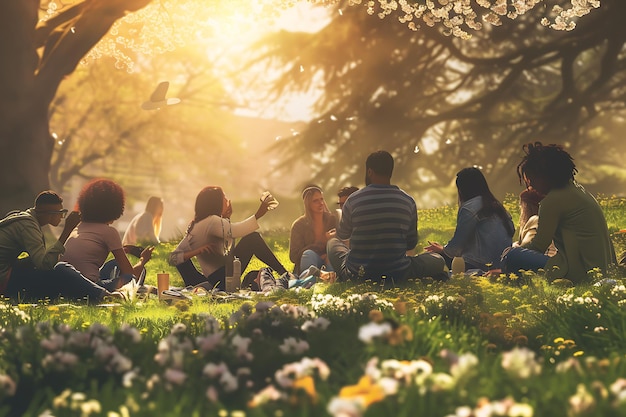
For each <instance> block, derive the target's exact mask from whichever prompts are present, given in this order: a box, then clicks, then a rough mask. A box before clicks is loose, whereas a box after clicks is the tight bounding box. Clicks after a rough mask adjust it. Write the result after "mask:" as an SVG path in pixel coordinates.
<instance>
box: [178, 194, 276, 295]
mask: <svg viewBox="0 0 626 417" xmlns="http://www.w3.org/2000/svg"><path fill="white" fill-rule="evenodd" d="M270 203H271V201H269V199H266V200H264V201H262V202H261V204H260V206H259V208H258V210H257V212H256V213H255V214H254V215H252V216H250V217H248V218H247V219H245V220H243V221H241V222H234V223H233V222H231V221H230V216H231V214H232V212H233V209H232V206H231V203H230V200H229V199H228V198H227V197H226V195H225V194H224V191H223V190H222V188H220V187H217V186H210V187H205V188H203V189H202V190H201V191H200V193H199V194H198V196H197V197H196V204H195V216H194V218H193V220H192V221H191V223H190V224H189V227H188V228H187V232H186V234H185V237H184V238H183V240H182V241H181V242H180V243H179V244H178V246H177V247H176V249H175V250H174V251H173V252H172V253H171V254H170V258H169V262H170V264H172V265H175V266H176V268H177V269H178V271H179V272H180V274H181V276H182V277H183V280H184V281H185V285H198V284H202V283H204V282H208V283H209V285H211V286H212V287H217V288H219V289H224V288H225V277H226V270H225V260H226V257H227V254H228V253H229V252H230V251H232V255H233V256H236V257H238V258H239V260H240V261H241V270H242V271H244V270H245V269H246V267H247V266H248V263H249V262H250V259H251V258H252V256H256V257H257V258H258V259H259V260H260V261H262V262H263V263H265V264H266V265H268V266H269V267H271V268H272V269H274V270H275V271H276V272H278V273H279V274H281V275H282V274H283V273H285V272H287V270H286V269H285V267H284V266H283V265H282V264H281V263H280V261H279V260H278V259H277V258H276V256H275V255H274V253H272V250H271V249H270V248H269V247H268V246H267V243H265V241H264V240H263V238H262V237H261V235H260V234H259V233H258V232H256V230H257V229H258V228H259V224H258V222H257V220H258V219H260V218H261V217H263V216H264V215H265V214H266V213H267V211H268V207H269V205H270ZM237 238H241V239H239V242H238V243H237V244H236V245H234V247H233V243H234V241H235V239H237ZM194 256H195V257H196V259H197V261H198V264H199V265H200V268H201V272H200V271H198V270H197V269H196V267H195V266H194V264H193V263H192V262H191V259H192V258H193V257H194Z"/></svg>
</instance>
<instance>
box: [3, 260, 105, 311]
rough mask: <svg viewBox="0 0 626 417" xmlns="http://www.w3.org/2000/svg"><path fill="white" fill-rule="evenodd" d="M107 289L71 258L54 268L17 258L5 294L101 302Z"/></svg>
mask: <svg viewBox="0 0 626 417" xmlns="http://www.w3.org/2000/svg"><path fill="white" fill-rule="evenodd" d="M106 293H107V291H106V290H105V289H104V288H103V287H101V286H99V285H97V284H96V283H94V282H92V281H90V280H89V279H87V278H85V277H84V276H83V275H82V274H81V273H80V272H78V271H77V270H76V269H75V268H74V267H73V266H72V265H70V264H68V263H67V262H59V263H57V264H56V265H55V266H54V269H52V270H42V269H34V268H33V267H32V266H30V265H28V263H24V262H17V263H16V264H15V265H14V266H13V268H12V269H11V278H10V279H9V283H8V285H7V289H6V294H5V295H6V296H7V297H9V298H11V299H13V300H18V301H22V300H28V301H38V300H44V299H51V300H54V299H57V298H59V297H64V298H67V299H72V300H83V299H87V300H88V301H90V302H99V301H100V300H101V299H102V297H103V296H104V295H105V294H106Z"/></svg>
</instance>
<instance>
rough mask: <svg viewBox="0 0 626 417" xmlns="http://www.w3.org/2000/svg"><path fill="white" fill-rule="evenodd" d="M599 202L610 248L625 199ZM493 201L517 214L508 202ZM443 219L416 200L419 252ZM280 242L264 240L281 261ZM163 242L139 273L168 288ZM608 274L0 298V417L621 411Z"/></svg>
mask: <svg viewBox="0 0 626 417" xmlns="http://www.w3.org/2000/svg"><path fill="white" fill-rule="evenodd" d="M600 203H601V205H602V207H603V209H604V211H605V215H606V218H607V222H608V226H609V229H610V231H611V233H612V237H613V241H614V244H615V247H616V249H617V251H618V252H621V251H622V250H624V249H625V240H624V238H623V236H624V235H623V234H620V233H618V231H619V230H620V229H622V228H624V227H625V225H626V213H625V212H624V210H623V208H624V200H623V199H619V198H615V197H613V198H602V199H600ZM505 205H506V206H507V208H508V209H509V210H510V211H511V212H512V214H513V217H514V221H517V217H518V213H517V208H516V201H515V200H514V199H513V197H509V198H507V200H506V201H505ZM455 216H456V207H442V208H439V209H433V210H423V211H420V212H419V226H420V227H419V232H420V241H419V243H418V249H420V248H421V247H423V246H426V244H427V241H428V240H431V241H433V240H435V241H439V242H446V241H447V240H448V239H449V238H450V236H451V235H452V233H453V230H454V223H455ZM287 236H288V234H287V232H285V231H282V232H272V233H267V232H266V233H265V238H266V240H267V241H268V243H269V245H270V247H272V249H273V250H274V251H275V252H276V253H277V255H278V257H279V259H280V260H281V262H283V263H284V264H285V265H286V266H287V265H288V266H289V267H291V263H290V262H289V261H288V253H287ZM174 246H175V243H173V242H172V243H166V244H162V245H160V246H159V247H158V248H157V249H156V250H155V251H154V254H153V260H152V261H151V262H150V263H149V264H148V275H147V279H146V281H147V283H150V284H156V274H157V273H160V272H169V273H170V276H171V285H173V286H182V280H181V279H180V277H178V274H177V272H176V270H175V269H174V268H172V267H171V266H170V265H168V264H167V262H166V257H167V254H168V253H169V252H170V251H171V250H172V249H173V248H174ZM260 266H261V265H260V264H259V263H258V261H253V262H252V263H251V265H250V266H249V269H257V268H259V267H260ZM608 275H609V276H610V277H612V278H615V279H616V280H617V281H618V285H617V286H615V287H613V288H609V287H595V286H592V285H584V286H579V287H575V288H571V287H566V286H562V285H549V284H548V283H547V282H546V281H545V280H544V279H543V278H542V277H541V276H538V275H534V274H529V275H528V276H527V277H525V278H526V279H524V280H517V281H512V280H509V279H505V278H506V277H501V278H502V279H493V280H489V279H484V278H476V277H456V278H454V279H452V280H450V281H449V282H447V283H438V282H429V281H428V280H424V281H419V280H418V281H412V282H409V283H408V284H406V285H404V286H402V287H400V288H392V289H382V288H381V287H380V286H378V285H377V284H374V283H371V282H366V283H361V284H348V283H338V284H334V285H326V284H317V285H316V286H314V287H313V288H312V289H311V290H301V291H278V292H275V293H272V294H269V295H267V296H263V295H259V296H256V297H255V298H254V299H253V300H251V301H247V302H244V301H238V302H232V303H224V302H220V301H219V300H217V299H212V298H209V297H194V298H193V300H192V301H191V302H188V303H187V302H179V303H176V304H173V305H169V304H165V303H162V302H159V301H158V300H157V299H148V300H144V301H134V302H127V303H123V304H120V305H117V306H114V307H99V306H89V305H85V304H80V303H64V302H62V301H61V302H59V303H40V304H38V305H18V306H12V305H10V304H6V303H5V304H0V306H2V308H0V326H1V329H0V416H13V415H33V416H37V415H42V414H43V415H54V416H90V415H93V416H107V417H114V416H126V415H133V416H135V415H137V416H144V415H145V416H153V415H159V416H180V415H192V416H193V415H197V416H205V415H206V416H228V415H232V416H235V415H248V416H281V415H283V416H284V415H289V416H292V415H294V416H324V415H340V413H339V411H338V410H347V409H352V410H354V409H356V410H358V411H357V412H356V414H352V415H365V416H387V415H393V416H414V415H418V416H442V417H443V416H454V415H468V414H467V413H466V412H465V411H464V410H473V411H472V412H473V413H474V415H479V414H480V415H492V416H495V415H519V416H522V415H534V416H555V415H556V416H578V415H580V416H586V415H590V416H591V415H593V416H620V415H626V399H625V398H626V380H623V379H622V378H623V376H624V375H626V312H625V309H626V286H624V282H626V279H625V277H626V274H625V272H624V270H621V269H616V270H615V271H610V272H609V273H608ZM598 278H600V276H598ZM368 332H373V333H370V337H365V335H366V334H368ZM376 332H378V333H379V336H376V337H375V336H372V334H374V333H376ZM290 343H291V344H290ZM290 346H291V347H290ZM307 358H311V359H307ZM364 375H368V376H369V377H367V378H366V377H364ZM368 378H370V379H368ZM359 381H360V383H359ZM357 384H358V385H357ZM622 386H623V387H624V388H622ZM263 393H264V394H263ZM90 407H92V408H90ZM355 407H356V408H355ZM464 407H466V408H464ZM487 407H495V408H493V409H492V410H494V409H500V410H504V411H502V412H503V414H495V413H494V412H491V413H487V412H486V410H487ZM46 410H48V414H44V413H45V412H46ZM97 410H99V411H97ZM238 410H240V411H241V412H243V414H238V413H239V412H240V411H238ZM529 410H530V411H529ZM481 413H482V414H481Z"/></svg>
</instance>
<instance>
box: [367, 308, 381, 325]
mask: <svg viewBox="0 0 626 417" xmlns="http://www.w3.org/2000/svg"><path fill="white" fill-rule="evenodd" d="M384 318H385V316H383V313H382V311H380V310H371V311H370V312H369V319H370V321H373V322H374V323H381V322H382V321H383V319H384Z"/></svg>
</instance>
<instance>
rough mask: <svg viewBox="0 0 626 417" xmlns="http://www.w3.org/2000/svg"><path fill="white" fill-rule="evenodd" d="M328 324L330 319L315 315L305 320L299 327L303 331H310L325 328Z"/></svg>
mask: <svg viewBox="0 0 626 417" xmlns="http://www.w3.org/2000/svg"><path fill="white" fill-rule="evenodd" d="M328 326H330V320H328V319H327V318H325V317H316V318H315V319H313V320H307V321H305V322H304V324H303V325H302V326H301V327H300V328H301V329H302V331H304V332H310V331H312V330H322V331H323V330H326V329H327V328H328Z"/></svg>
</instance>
